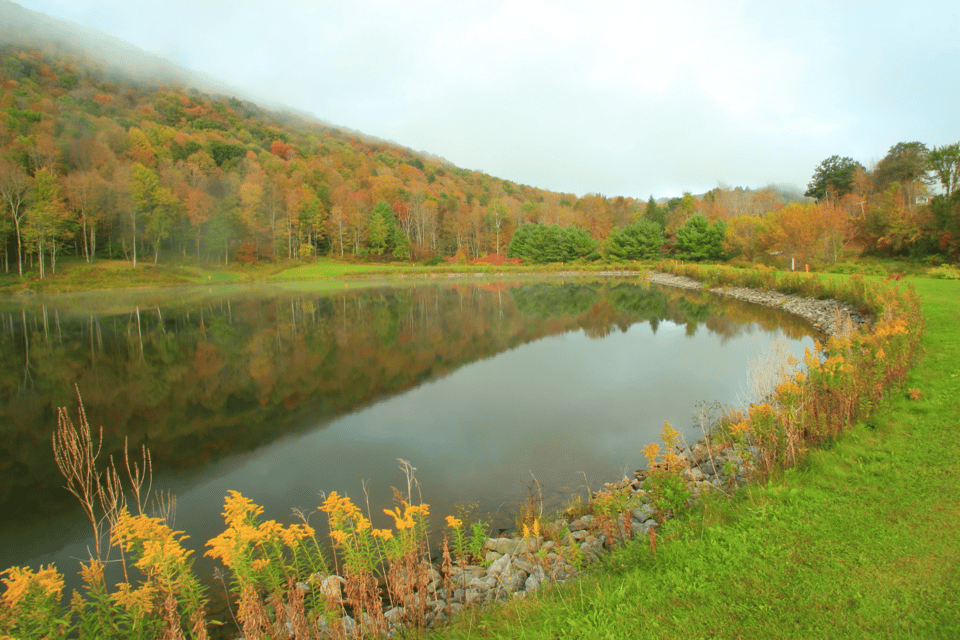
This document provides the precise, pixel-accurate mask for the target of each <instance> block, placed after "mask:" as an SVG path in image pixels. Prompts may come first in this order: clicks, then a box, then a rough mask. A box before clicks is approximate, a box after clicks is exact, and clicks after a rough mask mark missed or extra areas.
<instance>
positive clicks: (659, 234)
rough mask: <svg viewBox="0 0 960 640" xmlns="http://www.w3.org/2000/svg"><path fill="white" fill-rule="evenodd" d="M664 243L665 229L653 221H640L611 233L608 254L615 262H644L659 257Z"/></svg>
mask: <svg viewBox="0 0 960 640" xmlns="http://www.w3.org/2000/svg"><path fill="white" fill-rule="evenodd" d="M663 243H664V236H663V227H661V226H660V225H659V224H657V223H656V222H653V221H651V220H640V221H639V222H634V223H633V224H631V225H629V226H627V227H624V228H623V229H620V230H618V231H614V232H613V233H611V234H610V237H608V238H607V243H606V252H607V255H608V256H610V257H611V258H613V259H615V260H643V259H645V258H653V257H655V256H657V255H658V254H659V253H660V248H661V247H662V246H663Z"/></svg>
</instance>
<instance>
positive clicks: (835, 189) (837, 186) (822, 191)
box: [803, 156, 863, 200]
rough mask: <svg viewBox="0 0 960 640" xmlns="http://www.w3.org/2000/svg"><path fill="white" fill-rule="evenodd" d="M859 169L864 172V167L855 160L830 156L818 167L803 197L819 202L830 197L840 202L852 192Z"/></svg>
mask: <svg viewBox="0 0 960 640" xmlns="http://www.w3.org/2000/svg"><path fill="white" fill-rule="evenodd" d="M857 169H861V170H862V169H863V165H862V164H860V163H859V162H857V161H856V160H854V159H853V158H847V157H844V158H841V157H840V156H830V157H829V158H827V159H826V160H824V161H823V162H821V163H820V164H819V166H817V168H816V170H815V171H814V173H813V178H812V179H811V181H810V183H809V184H807V191H806V193H804V194H803V195H805V196H807V197H810V198H816V199H817V200H823V199H824V198H826V197H828V196H829V197H831V198H835V199H837V200H839V199H840V198H842V197H843V196H845V195H846V194H848V193H850V191H852V189H853V185H854V175H855V174H856V171H857Z"/></svg>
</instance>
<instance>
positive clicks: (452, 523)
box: [447, 516, 463, 529]
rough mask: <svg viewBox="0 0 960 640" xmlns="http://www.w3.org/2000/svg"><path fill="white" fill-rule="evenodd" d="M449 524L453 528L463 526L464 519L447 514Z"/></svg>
mask: <svg viewBox="0 0 960 640" xmlns="http://www.w3.org/2000/svg"><path fill="white" fill-rule="evenodd" d="M447 526H448V527H450V528H451V529H459V528H460V527H462V526H463V521H462V520H457V519H456V518H454V517H453V516H447Z"/></svg>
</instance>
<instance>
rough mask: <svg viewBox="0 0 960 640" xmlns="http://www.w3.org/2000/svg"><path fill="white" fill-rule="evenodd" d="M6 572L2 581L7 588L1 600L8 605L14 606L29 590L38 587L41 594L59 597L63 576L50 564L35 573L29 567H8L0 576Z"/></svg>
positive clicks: (41, 566) (61, 590)
mask: <svg viewBox="0 0 960 640" xmlns="http://www.w3.org/2000/svg"><path fill="white" fill-rule="evenodd" d="M3 574H7V576H8V577H6V578H3V579H2V582H3V584H4V585H6V587H7V590H6V591H4V593H3V597H2V598H3V602H4V604H6V605H7V606H8V607H15V606H17V605H18V604H20V603H21V601H22V600H23V598H24V597H26V596H27V595H28V594H29V592H30V591H32V590H34V589H38V590H39V591H41V593H42V595H43V596H46V597H53V598H56V599H57V600H59V599H60V594H61V593H62V592H63V576H61V575H60V573H59V572H58V571H57V569H56V567H54V566H53V565H52V564H51V565H48V566H47V567H46V568H44V566H43V565H40V569H39V570H37V572H36V573H34V572H33V570H32V569H31V568H30V567H10V568H9V569H7V570H6V571H3V572H0V576H2V575H3Z"/></svg>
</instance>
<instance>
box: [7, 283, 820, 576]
mask: <svg viewBox="0 0 960 640" xmlns="http://www.w3.org/2000/svg"><path fill="white" fill-rule="evenodd" d="M163 296H164V294H161V293H148V294H142V295H140V296H139V297H138V298H136V299H133V300H129V301H124V300H119V299H117V298H107V299H106V300H103V299H100V300H98V301H96V304H97V305H100V307H99V310H98V311H97V312H95V313H92V312H91V311H90V309H91V308H93V307H94V306H95V303H94V301H93V300H92V299H91V298H83V297H79V298H63V299H58V300H57V301H56V302H46V303H45V302H44V301H42V300H38V301H30V302H28V303H25V304H24V305H23V306H22V307H18V308H16V309H7V310H5V311H3V312H0V357H2V358H3V359H4V362H3V365H4V366H3V367H2V371H3V374H2V375H0V394H2V400H3V403H2V410H0V429H2V430H3V433H4V436H5V437H4V438H3V440H2V442H0V503H2V505H3V508H2V509H0V514H3V516H2V517H3V519H2V521H0V550H2V551H0V565H3V566H8V565H10V564H14V563H23V562H27V561H36V560H37V559H38V558H39V559H42V561H44V562H47V561H49V560H50V559H52V558H54V557H60V556H62V555H63V553H68V554H72V555H74V556H78V555H79V556H81V557H82V555H83V553H82V549H83V546H82V545H83V544H85V542H84V540H85V538H84V535H85V531H84V524H83V519H82V516H80V515H79V513H78V512H77V511H76V509H75V508H74V505H73V504H72V503H71V502H70V501H69V496H67V495H66V492H65V491H63V490H62V489H61V488H60V486H61V485H62V479H61V478H60V477H59V475H58V474H57V472H56V468H55V466H54V463H53V457H52V455H51V450H50V433H51V431H52V429H53V427H54V425H55V422H56V408H57V407H59V406H67V407H71V409H73V408H74V407H75V405H76V400H75V398H76V395H75V393H76V392H75V390H74V388H75V387H76V388H77V389H79V392H80V394H81V395H82V397H83V401H84V405H85V408H86V412H87V415H88V417H89V418H90V421H91V423H92V424H93V425H95V426H96V425H101V424H102V425H103V426H104V449H105V452H106V453H108V454H109V453H114V454H116V453H117V452H118V451H119V450H120V449H121V447H122V444H123V441H124V438H128V439H129V442H130V444H131V446H135V447H139V446H140V445H141V444H146V445H147V446H149V447H150V449H151V451H152V452H153V455H154V462H155V469H156V470H157V484H158V485H160V486H162V487H164V488H170V489H171V490H172V491H174V492H175V493H177V494H178V495H179V500H178V515H177V523H176V524H177V527H178V528H184V529H186V530H187V532H188V533H189V534H190V535H191V536H192V539H193V541H194V543H195V544H197V543H198V542H199V543H202V541H204V540H206V539H208V538H210V537H213V536H214V535H216V533H218V532H219V530H220V529H222V523H221V522H220V521H219V517H218V513H219V511H220V508H219V507H220V506H221V505H222V500H223V496H224V495H225V494H226V491H227V490H228V489H236V490H239V491H241V492H242V493H244V494H245V495H248V496H249V497H251V498H252V499H254V500H255V501H257V502H259V503H260V504H263V505H265V506H266V508H267V516H268V517H276V518H278V519H281V520H289V517H288V514H289V509H290V508H291V507H294V506H300V507H315V506H316V505H317V504H318V498H317V492H318V490H321V489H322V490H326V491H330V490H334V489H335V490H338V491H340V492H346V493H348V494H349V495H351V496H354V497H356V498H359V497H360V496H362V495H363V487H362V484H361V483H362V481H363V480H369V481H370V483H369V486H370V487H371V488H372V494H371V500H372V504H373V507H374V513H375V514H376V513H379V512H380V508H379V506H378V505H381V504H382V506H388V505H386V504H383V503H388V502H389V500H390V490H389V487H390V486H391V485H399V483H400V480H401V478H400V475H399V473H398V472H397V471H396V459H397V458H398V457H400V458H404V459H407V460H411V461H412V462H413V463H414V464H415V466H417V468H418V477H419V478H420V481H421V483H422V484H423V487H424V491H425V499H426V500H427V501H428V502H430V503H431V504H433V505H435V510H434V512H435V513H444V512H450V510H451V509H452V505H453V504H454V503H456V502H461V503H462V502H469V501H473V500H479V501H480V502H481V505H482V508H483V509H484V510H485V511H489V512H494V513H499V516H498V518H499V522H500V523H502V524H506V523H507V522H508V521H509V518H510V513H512V510H513V508H514V507H515V505H516V502H517V501H518V500H519V499H520V497H521V493H522V490H523V485H524V483H525V482H527V481H528V480H529V479H530V478H531V475H532V476H535V477H536V478H537V479H538V480H539V481H540V482H541V483H542V484H543V486H544V487H546V488H547V489H548V491H549V492H550V493H549V494H548V498H549V499H550V500H552V501H554V502H556V501H559V500H560V499H563V498H567V497H569V495H570V493H571V492H573V491H576V490H577V489H578V487H581V486H582V485H584V484H585V483H589V484H591V485H592V486H593V487H594V488H596V487H597V486H599V484H600V483H601V482H604V481H609V480H612V479H616V478H618V477H619V476H620V475H621V474H622V473H623V472H624V471H631V470H632V469H633V468H635V466H636V465H637V464H639V463H640V456H639V455H638V453H639V450H640V448H641V447H642V446H643V445H645V444H647V443H649V442H651V441H652V440H654V439H656V438H657V433H658V432H659V429H660V426H661V425H662V421H663V420H664V419H666V420H670V421H671V422H673V423H674V424H675V425H677V426H678V427H680V428H685V427H689V426H690V425H691V414H692V411H693V409H694V407H695V405H696V403H697V402H698V401H701V400H714V399H716V400H720V401H722V402H733V401H735V400H736V398H737V396H738V395H739V394H740V393H741V391H742V389H743V388H745V387H746V362H747V360H749V359H750V358H752V357H755V356H756V354H758V353H759V352H760V351H761V350H762V348H763V347H764V346H765V345H766V344H768V343H769V342H771V341H772V340H773V339H774V337H776V335H785V336H787V337H788V338H790V339H792V340H794V341H795V342H794V349H795V351H797V352H800V351H802V346H803V344H812V342H811V341H810V340H809V339H806V343H804V342H802V341H799V338H801V337H802V336H803V334H804V333H805V331H806V330H805V328H804V327H803V325H802V324H800V323H799V322H798V321H796V320H794V319H792V318H790V317H789V316H786V315H784V314H780V313H778V312H774V311H771V310H765V309H762V308H758V307H754V306H748V305H744V304H741V303H738V302H735V301H731V300H725V299H720V298H716V297H712V296H710V295H709V294H704V293H700V292H689V291H680V290H673V289H668V288H663V289H662V288H658V287H655V286H653V287H650V286H644V285H641V284H638V283H636V282H632V281H624V280H613V279H609V280H600V281H575V282H566V283H562V284H561V283H558V282H547V281H537V282H519V281H518V282H513V283H484V284H472V283H471V284H464V283H453V284H445V285H419V286H407V287H402V288H400V287H371V288H365V289H360V290H353V289H348V290H341V291H337V292H334V293H330V292H321V293H308V292H304V291H289V290H280V289H276V290H264V289H263V288H260V289H233V290H229V291H224V292H221V293H219V294H217V295H206V294H205V293H204V292H178V293H177V297H176V298H175V299H164V298H163ZM81 310H82V311H81ZM494 356H496V357H494ZM451 374H453V375H451ZM687 433H688V436H689V437H691V438H693V437H697V436H698V433H696V432H693V431H690V430H689V429H688V430H687ZM318 521H319V518H318ZM375 524H376V522H375ZM380 524H385V523H380ZM78 532H81V533H79V534H78ZM69 544H74V545H75V546H73V547H70V548H69V551H67V552H63V551H61V550H62V549H64V548H66V547H67V545H69ZM58 554H59V556H58ZM58 562H60V560H58Z"/></svg>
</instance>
